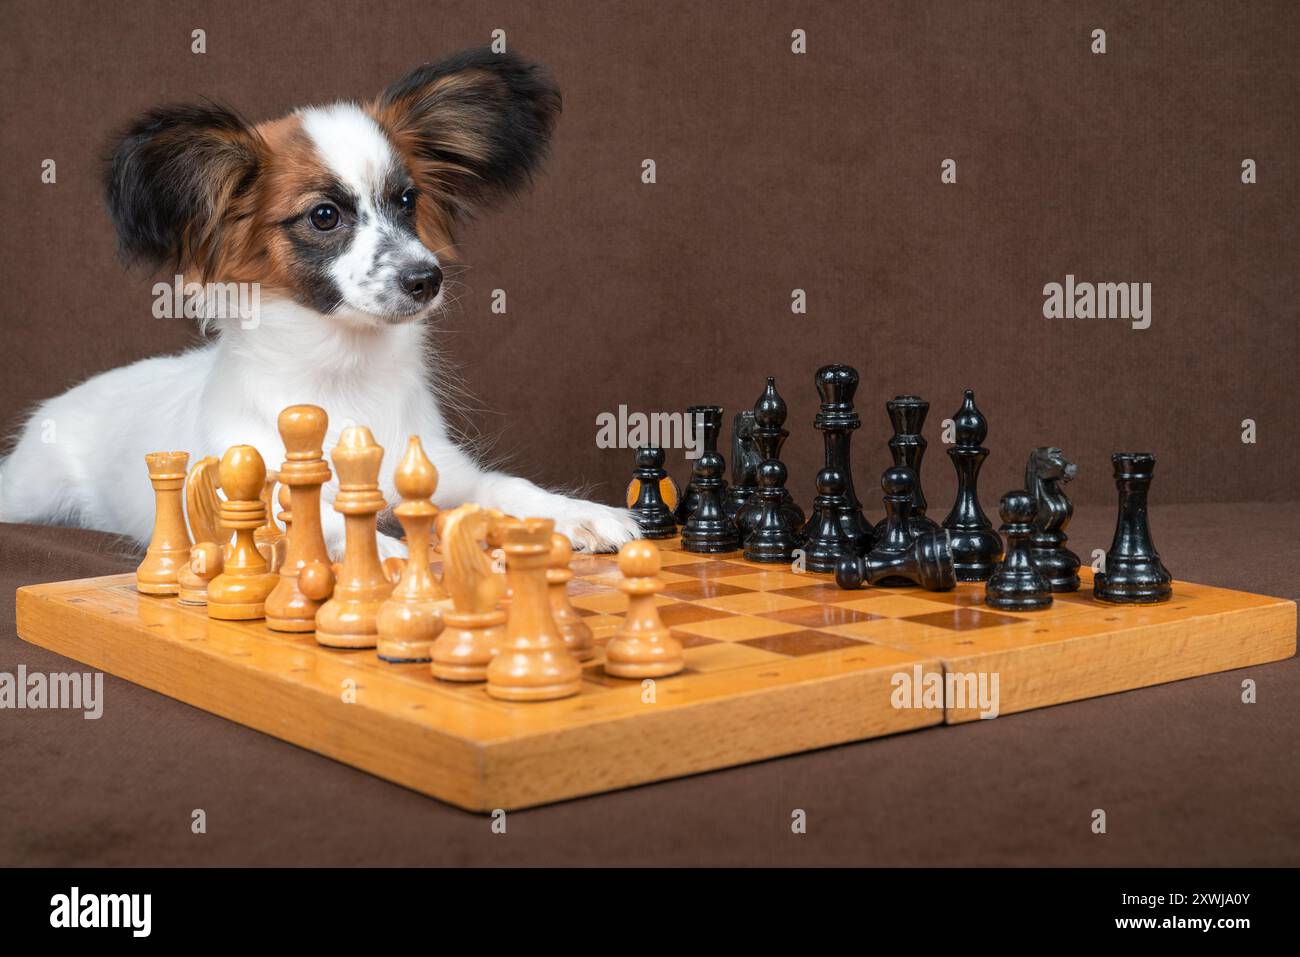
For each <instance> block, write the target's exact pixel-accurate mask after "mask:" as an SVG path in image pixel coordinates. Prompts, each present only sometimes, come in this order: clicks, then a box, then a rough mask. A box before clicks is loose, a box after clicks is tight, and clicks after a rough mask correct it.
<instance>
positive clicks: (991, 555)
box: [943, 389, 1002, 582]
mask: <svg viewBox="0 0 1300 957" xmlns="http://www.w3.org/2000/svg"><path fill="white" fill-rule="evenodd" d="M953 425H954V427H955V429H954V431H955V438H956V443H955V444H954V445H953V447H952V448H950V449H949V450H948V457H949V458H950V459H952V466H953V468H954V469H956V470H957V497H956V499H955V500H954V501H953V503H952V511H950V512H949V513H948V517H947V518H945V519H944V520H943V527H944V528H946V529H948V531H949V532H951V533H952V561H953V566H954V567H955V568H956V570H957V580H958V581H963V582H982V581H988V578H989V576H990V575H992V574H993V569H994V568H996V567H997V564H998V561H999V560H1000V559H1001V558H1002V539H1001V538H999V537H998V533H997V532H995V531H993V523H992V522H991V521H989V517H988V516H987V515H985V514H984V509H982V508H981V507H980V499H979V474H980V468H981V466H983V465H984V460H985V459H986V458H988V454H989V450H988V449H986V448H983V445H984V440H985V438H987V437H988V434H989V426H988V421H987V420H986V419H985V418H984V415H983V413H981V412H980V410H979V409H977V408H976V407H975V393H974V392H973V391H971V390H970V389H967V390H966V398H965V400H964V401H963V402H962V404H961V408H960V409H958V410H957V414H956V415H954V416H953Z"/></svg>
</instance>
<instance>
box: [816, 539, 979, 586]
mask: <svg viewBox="0 0 1300 957" xmlns="http://www.w3.org/2000/svg"><path fill="white" fill-rule="evenodd" d="M900 578H901V579H905V580H906V581H908V582H909V583H911V584H914V585H920V586H921V587H922V588H924V589H925V590H926V591H949V590H950V589H952V588H955V587H956V585H957V573H956V571H955V570H954V569H953V565H952V550H951V548H950V547H949V540H948V533H947V532H946V531H942V530H941V531H938V532H923V533H921V534H920V535H917V536H916V537H915V538H914V539H912V544H911V545H910V546H908V548H907V550H906V551H902V552H890V553H880V552H872V553H870V554H868V555H866V556H865V557H862V556H858V555H852V554H849V555H844V556H841V558H840V560H839V561H838V562H837V563H836V565H835V584H837V585H839V586H840V587H841V588H860V587H862V583H863V582H864V581H865V582H868V583H869V584H872V585H880V584H884V583H885V582H887V581H894V580H897V579H900Z"/></svg>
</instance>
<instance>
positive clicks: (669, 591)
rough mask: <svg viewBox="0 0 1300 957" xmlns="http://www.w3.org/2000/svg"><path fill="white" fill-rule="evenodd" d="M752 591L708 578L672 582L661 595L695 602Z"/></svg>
mask: <svg viewBox="0 0 1300 957" xmlns="http://www.w3.org/2000/svg"><path fill="white" fill-rule="evenodd" d="M750 590H751V589H748V588H738V587H736V586H735V585H724V584H723V583H722V582H719V581H713V580H712V579H707V578H706V579H700V580H699V581H693V582H671V583H669V585H668V587H667V588H665V589H664V590H663V591H662V592H660V594H661V595H666V596H667V597H669V598H676V599H678V600H680V601H695V600H697V599H699V598H723V597H725V596H727V595H743V594H744V593H745V592H747V591H750Z"/></svg>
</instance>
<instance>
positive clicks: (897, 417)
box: [875, 395, 939, 537]
mask: <svg viewBox="0 0 1300 957" xmlns="http://www.w3.org/2000/svg"><path fill="white" fill-rule="evenodd" d="M885 410H886V411H887V412H888V413H889V422H890V424H891V425H892V426H893V428H894V435H893V437H892V438H891V439H890V440H889V452H890V454H891V455H892V456H893V457H894V464H895V465H906V466H907V467H908V468H910V469H911V470H912V472H913V473H914V474H915V479H914V481H913V488H912V509H911V515H910V517H909V519H908V521H910V522H911V524H912V529H913V531H916V532H918V533H919V532H937V531H938V530H939V524H938V523H937V522H936V521H935V520H934V519H932V518H930V517H928V516H927V515H926V514H925V510H926V508H928V503H927V502H926V500H925V492H923V491H922V490H921V461H922V460H923V459H924V458H925V450H926V447H927V446H928V445H929V444H930V443H929V442H927V441H926V440H925V436H923V435H922V434H921V429H922V427H923V426H924V425H925V417H926V414H927V413H929V411H930V403H929V402H926V401H925V400H924V399H922V398H920V397H919V396H915V395H900V396H895V397H894V398H892V399H890V400H889V401H888V402H886V403H885ZM883 526H884V522H883V521H880V522H877V523H876V528H875V532H876V536H877V537H879V536H880V533H881V531H882V529H883Z"/></svg>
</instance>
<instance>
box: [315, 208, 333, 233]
mask: <svg viewBox="0 0 1300 957" xmlns="http://www.w3.org/2000/svg"><path fill="white" fill-rule="evenodd" d="M310 218H311V224H312V225H313V226H315V227H316V228H317V229H319V230H320V231H321V232H327V231H329V230H331V229H333V228H334V227H335V226H337V225H338V224H339V208H338V207H337V206H334V205H332V204H331V203H321V204H320V205H319V206H317V207H316V208H315V209H313V210H312V211H311V217H310Z"/></svg>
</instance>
